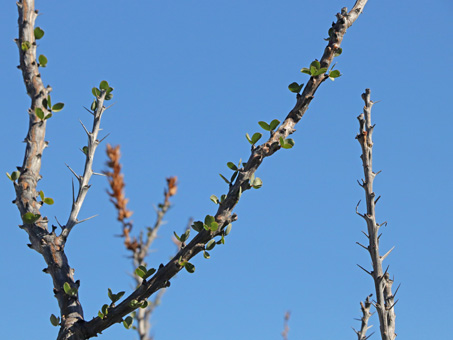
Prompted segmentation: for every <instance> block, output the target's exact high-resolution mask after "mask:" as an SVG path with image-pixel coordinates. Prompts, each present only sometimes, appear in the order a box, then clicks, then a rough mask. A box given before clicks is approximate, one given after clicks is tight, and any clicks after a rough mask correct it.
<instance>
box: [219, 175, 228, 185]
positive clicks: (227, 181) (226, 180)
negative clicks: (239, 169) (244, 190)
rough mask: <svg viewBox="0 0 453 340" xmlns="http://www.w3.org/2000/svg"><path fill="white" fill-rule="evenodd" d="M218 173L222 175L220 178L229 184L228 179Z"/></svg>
mask: <svg viewBox="0 0 453 340" xmlns="http://www.w3.org/2000/svg"><path fill="white" fill-rule="evenodd" d="M219 175H220V177H222V179H223V180H224V181H225V182H226V183H227V184H230V181H229V180H227V179H226V178H225V176H223V175H222V174H219Z"/></svg>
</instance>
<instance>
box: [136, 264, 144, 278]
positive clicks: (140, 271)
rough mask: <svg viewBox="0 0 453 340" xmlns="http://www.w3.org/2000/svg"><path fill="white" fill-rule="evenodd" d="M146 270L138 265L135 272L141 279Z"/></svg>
mask: <svg viewBox="0 0 453 340" xmlns="http://www.w3.org/2000/svg"><path fill="white" fill-rule="evenodd" d="M146 272H147V270H146V267H145V266H138V268H137V269H135V274H137V275H138V276H139V277H141V278H142V279H143V278H144V277H145V275H146Z"/></svg>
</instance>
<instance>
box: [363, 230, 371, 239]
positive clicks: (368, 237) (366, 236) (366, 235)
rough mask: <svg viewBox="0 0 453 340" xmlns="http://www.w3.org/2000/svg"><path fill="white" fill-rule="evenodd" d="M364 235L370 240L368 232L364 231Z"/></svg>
mask: <svg viewBox="0 0 453 340" xmlns="http://www.w3.org/2000/svg"><path fill="white" fill-rule="evenodd" d="M362 233H363V235H365V236H366V237H367V238H368V239H369V238H370V237H369V236H368V234H367V233H366V232H364V231H363V230H362Z"/></svg>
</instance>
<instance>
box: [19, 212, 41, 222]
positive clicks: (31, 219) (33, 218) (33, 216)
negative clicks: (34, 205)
mask: <svg viewBox="0 0 453 340" xmlns="http://www.w3.org/2000/svg"><path fill="white" fill-rule="evenodd" d="M40 217H41V215H39V214H33V213H32V212H28V213H25V214H24V215H22V221H24V223H25V224H32V223H35V222H36V221H37V220H39V218H40Z"/></svg>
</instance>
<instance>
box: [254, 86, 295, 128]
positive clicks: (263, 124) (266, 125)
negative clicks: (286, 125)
mask: <svg viewBox="0 0 453 340" xmlns="http://www.w3.org/2000/svg"><path fill="white" fill-rule="evenodd" d="M293 84H294V83H293ZM296 84H297V83H296ZM258 124H259V125H260V126H261V127H262V128H263V129H264V130H266V131H271V127H270V126H269V124H267V123H266V122H263V121H260V122H258Z"/></svg>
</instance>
